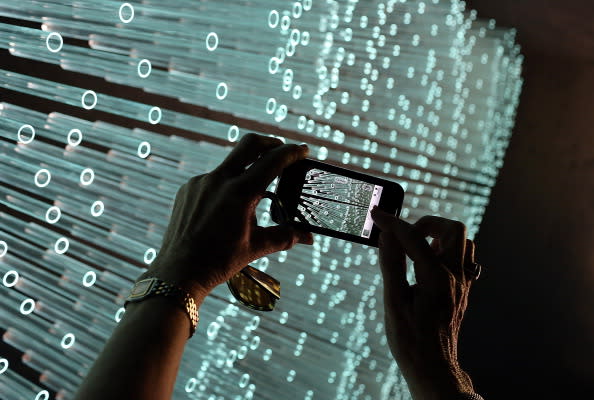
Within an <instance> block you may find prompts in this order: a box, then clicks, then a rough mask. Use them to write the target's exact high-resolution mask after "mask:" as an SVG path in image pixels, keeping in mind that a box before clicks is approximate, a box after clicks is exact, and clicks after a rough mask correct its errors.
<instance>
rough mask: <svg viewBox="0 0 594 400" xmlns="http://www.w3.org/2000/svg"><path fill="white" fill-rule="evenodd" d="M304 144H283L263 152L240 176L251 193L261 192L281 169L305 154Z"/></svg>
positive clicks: (305, 147)
mask: <svg viewBox="0 0 594 400" xmlns="http://www.w3.org/2000/svg"><path fill="white" fill-rule="evenodd" d="M307 152H308V149H307V146H306V145H296V144H285V145H282V146H278V147H276V148H274V149H273V150H271V151H269V152H267V153H265V154H263V155H262V157H260V158H259V159H258V160H257V161H255V162H254V164H253V165H252V166H251V167H249V168H248V169H247V171H246V172H245V173H244V174H243V175H242V176H241V177H240V181H241V182H243V186H244V187H246V188H247V190H249V191H251V192H252V193H261V192H263V191H264V190H266V187H268V185H269V184H270V182H272V181H273V180H274V178H276V177H277V176H278V175H280V174H281V172H282V171H283V169H285V168H286V167H288V166H289V165H291V164H293V163H294V162H295V161H297V160H302V159H304V158H305V157H306V156H307Z"/></svg>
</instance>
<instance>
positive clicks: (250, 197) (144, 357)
mask: <svg viewBox="0 0 594 400" xmlns="http://www.w3.org/2000/svg"><path fill="white" fill-rule="evenodd" d="M306 154H307V147H306V146H297V145H285V144H283V143H282V142H281V141H280V140H279V139H275V138H272V137H267V136H259V135H255V134H247V135H245V136H244V137H243V139H242V140H241V141H240V142H239V143H238V144H237V145H236V146H235V148H234V149H233V150H232V151H231V153H230V154H229V156H228V157H227V158H226V159H225V160H224V161H223V162H222V163H221V165H220V166H219V167H217V168H216V169H215V170H214V171H212V172H211V173H209V174H206V175H201V176H196V177H193V178H191V179H190V180H189V181H188V182H187V183H185V184H184V185H182V187H181V188H180V189H179V191H178V192H177V195H176V198H175V202H174V206H173V212H172V215H171V219H170V221H169V226H168V228H167V231H166V233H165V235H164V238H163V243H162V246H161V249H160V251H159V254H158V256H157V258H156V259H155V260H154V261H153V263H152V264H151V265H150V267H149V269H148V271H146V272H145V273H143V274H142V275H141V276H140V277H139V279H143V278H146V277H156V278H159V279H161V280H164V281H166V282H169V283H172V284H175V285H177V286H179V287H181V288H182V289H183V290H184V291H186V292H188V293H190V294H191V295H192V296H193V297H194V300H195V301H196V305H197V306H198V307H199V306H200V305H201V304H202V302H203V300H204V298H205V297H206V296H207V295H208V293H210V291H211V290H212V289H213V288H214V287H215V286H217V285H219V284H221V283H223V282H226V281H227V280H228V279H229V278H231V277H232V276H233V275H235V274H236V273H238V272H239V271H240V270H241V269H242V268H243V267H245V266H246V265H248V264H249V263H250V262H251V261H253V260H255V259H257V258H260V257H263V256H265V255H267V254H270V253H273V252H276V251H280V250H288V249H290V248H291V247H293V246H294V245H295V244H297V243H303V244H312V243H313V237H312V235H311V233H307V232H302V231H298V230H296V229H294V228H292V227H290V226H286V225H277V226H272V227H266V228H264V227H261V226H258V224H257V220H256V214H255V210H256V206H257V205H258V203H259V201H260V200H261V198H262V194H263V193H264V191H265V190H266V188H267V186H268V185H269V184H270V182H272V180H273V179H274V178H275V177H276V176H278V175H279V174H280V173H281V172H282V170H283V169H284V168H285V167H286V166H288V165H290V164H292V163H293V162H295V161H297V160H300V159H303V158H305V156H306ZM189 333H190V321H189V318H188V316H187V314H186V312H185V311H184V310H183V309H182V308H181V307H180V306H178V305H177V304H176V303H175V302H173V301H171V300H170V299H168V298H165V297H162V296H156V297H151V298H148V299H145V300H143V301H141V302H138V303H130V304H129V305H128V306H127V309H126V312H125V313H124V316H123V318H122V320H121V321H120V323H119V324H118V326H117V328H116V329H115V330H114V332H113V334H112V336H111V338H110V339H109V341H108V342H107V344H106V345H105V347H104V349H103V351H102V352H101V354H100V355H99V357H98V358H97V360H96V361H95V363H94V364H93V366H92V367H91V369H90V371H89V373H88V374H87V376H86V377H85V379H84V381H83V383H82V384H81V386H80V387H79V389H78V392H77V394H76V397H75V399H76V400H95V399H97V400H99V399H101V400H104V399H110V400H119V399H142V400H157V399H158V400H164V399H170V398H171V394H172V393H173V385H174V383H175V378H176V375H177V372H178V369H179V364H180V361H181V357H182V354H183V351H184V347H185V343H186V341H187V340H188V336H189ZM198 336H199V335H198ZM195 340H200V339H199V338H197V339H195Z"/></svg>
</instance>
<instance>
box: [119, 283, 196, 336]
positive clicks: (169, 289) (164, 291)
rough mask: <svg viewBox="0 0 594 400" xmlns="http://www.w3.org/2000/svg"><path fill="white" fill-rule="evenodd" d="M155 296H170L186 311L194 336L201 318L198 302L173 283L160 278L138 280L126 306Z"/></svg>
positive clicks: (127, 299)
mask: <svg viewBox="0 0 594 400" xmlns="http://www.w3.org/2000/svg"><path fill="white" fill-rule="evenodd" d="M153 296H165V297H170V298H172V299H174V300H175V301H176V303H177V304H178V305H180V306H181V307H182V308H183V309H184V310H185V311H186V313H187V314H188V317H189V318H190V337H192V335H194V332H195V331H196V326H197V325H198V320H199V319H200V318H199V316H198V308H197V307H196V302H195V301H194V298H193V297H192V296H190V294H189V293H186V292H184V291H183V290H182V289H181V288H179V287H177V286H175V285H172V284H171V283H168V282H165V281H162V280H160V279H158V278H146V279H142V280H140V281H138V282H136V283H135V284H134V286H133V287H132V290H131V291H130V295H129V296H128V297H127V298H126V302H125V303H124V308H126V306H127V305H128V303H135V302H139V301H142V300H144V299H146V298H149V297H153Z"/></svg>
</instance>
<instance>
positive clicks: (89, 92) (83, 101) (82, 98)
mask: <svg viewBox="0 0 594 400" xmlns="http://www.w3.org/2000/svg"><path fill="white" fill-rule="evenodd" d="M88 95H91V96H92V97H93V103H92V104H91V105H88V104H87V102H86V101H85V98H86V97H87V96H88ZM80 102H81V104H82V107H83V108H84V109H85V110H92V109H93V108H95V106H96V105H97V93H95V92H94V91H93V90H87V91H85V92H84V93H83V95H82V97H81V99H80Z"/></svg>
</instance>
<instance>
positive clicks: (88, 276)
mask: <svg viewBox="0 0 594 400" xmlns="http://www.w3.org/2000/svg"><path fill="white" fill-rule="evenodd" d="M95 282H97V274H96V273H95V271H87V272H86V273H85V274H84V276H83V279H82V284H83V286H84V287H91V286H93V285H94V284H95Z"/></svg>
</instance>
